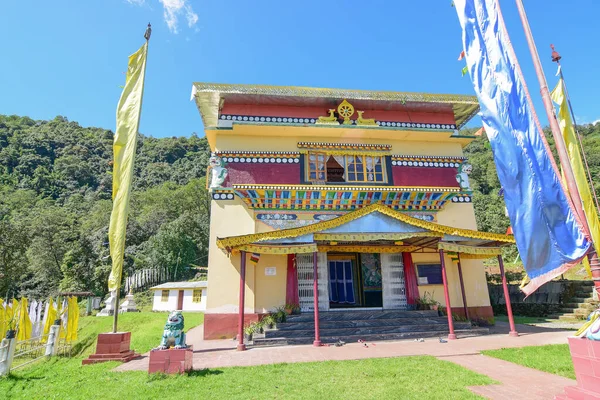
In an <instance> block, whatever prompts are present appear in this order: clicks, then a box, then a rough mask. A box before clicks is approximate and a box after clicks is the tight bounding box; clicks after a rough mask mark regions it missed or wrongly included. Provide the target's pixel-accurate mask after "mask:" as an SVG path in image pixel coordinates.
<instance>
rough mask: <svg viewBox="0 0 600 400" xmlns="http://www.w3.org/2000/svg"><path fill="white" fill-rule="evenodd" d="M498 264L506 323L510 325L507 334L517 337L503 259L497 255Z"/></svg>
mask: <svg viewBox="0 0 600 400" xmlns="http://www.w3.org/2000/svg"><path fill="white" fill-rule="evenodd" d="M498 264H499V265H500V275H501V276H502V288H503V289H504V301H505V302H506V314H508V324H509V325H510V332H509V333H508V335H509V336H513V337H518V336H519V333H518V332H517V330H516V329H515V320H514V319H513V313H512V307H511V305H510V294H509V293H508V284H507V283H506V275H504V261H503V260H502V256H501V255H498Z"/></svg>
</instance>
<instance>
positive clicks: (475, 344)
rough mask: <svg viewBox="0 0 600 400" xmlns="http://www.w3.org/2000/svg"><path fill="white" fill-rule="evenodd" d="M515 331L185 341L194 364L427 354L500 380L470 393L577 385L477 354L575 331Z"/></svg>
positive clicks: (561, 338) (144, 360) (197, 333)
mask: <svg viewBox="0 0 600 400" xmlns="http://www.w3.org/2000/svg"><path fill="white" fill-rule="evenodd" d="M517 330H518V331H519V333H520V336H519V337H518V338H513V337H509V336H508V335H507V334H506V332H508V324H505V323H498V324H497V325H496V327H495V328H494V329H493V330H492V334H490V335H486V336H478V337H468V338H462V339H461V338H460V336H459V340H454V341H449V342H447V343H440V342H439V340H438V339H437V338H433V339H425V341H424V342H414V341H409V340H404V341H389V342H388V341H386V342H375V343H368V347H365V346H363V345H362V344H359V343H349V344H346V345H345V346H342V347H335V346H323V347H313V346H310V345H303V346H280V347H262V348H260V347H259V348H250V349H249V350H247V351H244V352H238V351H236V350H235V346H236V342H235V341H233V340H208V341H204V340H202V326H200V327H197V328H194V329H191V330H190V331H189V333H188V336H187V342H188V344H192V345H193V346H194V369H205V368H225V367H235V366H240V367H245V366H253V365H263V364H275V363H284V362H285V363H294V362H315V361H327V360H358V359H365V358H387V357H402V356H418V355H430V356H434V357H438V358H440V359H442V360H447V361H452V362H455V363H457V364H459V365H462V366H464V367H466V368H468V369H471V370H473V371H475V372H478V373H481V374H484V375H487V376H489V377H491V378H492V379H494V380H496V381H498V382H501V384H499V385H490V386H479V387H472V388H470V389H471V390H472V391H473V392H475V393H477V394H480V395H482V396H485V397H488V398H491V399H506V398H511V400H515V399H525V398H526V399H551V398H553V397H554V395H556V394H560V393H562V392H563V388H564V386H567V385H575V384H576V383H575V381H573V380H571V379H566V378H561V377H559V376H557V375H553V374H548V373H545V372H541V371H537V370H534V369H531V368H526V367H522V366H519V365H516V364H513V363H510V362H507V361H503V360H498V359H495V358H491V357H486V356H483V355H481V351H483V350H493V349H500V348H503V347H524V346H540V345H545V344H564V343H567V337H568V336H570V335H572V334H573V331H565V330H560V329H547V328H540V327H532V326H527V325H517ZM500 332H502V333H500ZM147 369H148V353H146V354H144V356H142V357H140V358H138V359H136V360H133V361H130V362H128V363H125V364H122V365H120V366H119V367H117V368H116V370H117V371H132V370H144V371H146V370H147Z"/></svg>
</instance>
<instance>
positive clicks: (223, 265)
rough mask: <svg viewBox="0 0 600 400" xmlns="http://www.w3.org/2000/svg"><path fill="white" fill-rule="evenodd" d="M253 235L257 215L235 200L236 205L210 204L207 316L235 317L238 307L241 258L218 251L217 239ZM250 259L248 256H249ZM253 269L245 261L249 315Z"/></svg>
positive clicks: (252, 309)
mask: <svg viewBox="0 0 600 400" xmlns="http://www.w3.org/2000/svg"><path fill="white" fill-rule="evenodd" d="M248 233H254V213H253V211H252V210H249V209H247V208H246V206H245V205H244V204H243V202H242V201H241V200H240V199H239V198H238V197H235V200H233V201H214V200H212V202H211V216H210V243H209V253H208V281H209V282H210V283H211V291H210V295H209V296H208V299H207V304H206V312H207V313H236V312H238V306H239V284H240V255H239V254H237V255H235V254H233V255H231V258H228V257H227V255H226V254H225V253H224V252H223V251H222V250H221V249H219V248H218V247H217V244H216V239H217V237H226V236H235V235H244V234H248ZM247 257H248V259H249V256H247ZM254 274H255V271H254V265H253V264H252V263H251V262H249V261H248V260H247V261H246V297H245V308H244V309H245V310H246V312H254V293H255V288H254Z"/></svg>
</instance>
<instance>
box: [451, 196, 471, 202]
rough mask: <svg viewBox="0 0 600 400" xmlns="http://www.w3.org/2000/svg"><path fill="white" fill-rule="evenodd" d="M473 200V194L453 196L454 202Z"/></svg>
mask: <svg viewBox="0 0 600 400" xmlns="http://www.w3.org/2000/svg"><path fill="white" fill-rule="evenodd" d="M471 201H472V199H471V196H454V197H453V198H452V202H453V203H470V202H471Z"/></svg>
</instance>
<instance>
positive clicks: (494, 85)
mask: <svg viewBox="0 0 600 400" xmlns="http://www.w3.org/2000/svg"><path fill="white" fill-rule="evenodd" d="M454 4H455V7H456V11H457V13H458V19H459V21H460V24H461V26H462V29H463V46H464V50H465V54H466V60H467V66H468V67H469V74H470V76H471V80H472V81H473V86H474V87H475V92H476V93H477V97H478V98H479V102H480V104H481V118H482V120H483V124H484V126H485V131H486V133H487V136H488V138H489V140H490V144H491V147H492V152H493V154H494V161H495V163H496V169H497V172H498V178H499V180H500V184H501V185H502V188H503V189H504V201H505V203H506V208H507V209H508V215H509V218H510V222H511V225H512V228H513V232H514V236H515V240H516V242H517V248H518V250H519V253H520V254H521V259H522V260H523V264H524V266H525V270H526V271H527V275H529V278H530V279H531V281H530V283H529V284H528V285H527V286H525V287H524V288H523V292H525V294H527V295H529V294H531V293H532V292H533V291H535V290H536V289H537V288H538V287H539V286H541V285H542V284H544V283H545V282H547V281H549V280H551V279H552V278H555V277H556V276H558V275H560V274H562V273H563V272H565V271H566V270H567V269H569V268H570V267H572V266H574V265H575V264H577V263H578V262H579V261H580V260H581V259H582V258H583V257H584V256H585V255H586V254H587V252H588V251H589V249H590V245H591V242H590V240H589V239H588V238H587V237H586V236H585V234H584V233H583V231H582V229H581V226H580V225H579V221H578V220H577V217H576V215H575V212H574V211H573V209H572V208H571V206H570V205H569V203H568V201H567V197H566V195H565V192H564V190H563V188H562V186H561V184H560V181H559V177H558V174H557V171H556V169H555V168H553V166H552V163H551V161H550V157H551V156H550V155H549V154H548V152H547V151H546V148H545V146H544V143H543V141H542V139H541V134H542V133H541V132H539V130H538V129H537V127H536V125H535V123H534V120H533V115H532V110H531V109H530V107H529V104H528V103H527V100H526V96H525V91H524V88H523V82H521V79H520V77H519V75H518V74H517V71H516V60H515V59H513V56H512V54H514V52H512V51H511V48H510V47H509V46H510V41H509V40H508V36H507V33H506V32H505V31H504V29H503V24H502V23H501V20H500V18H501V15H500V10H499V8H498V4H497V1H496V0H454Z"/></svg>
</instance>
